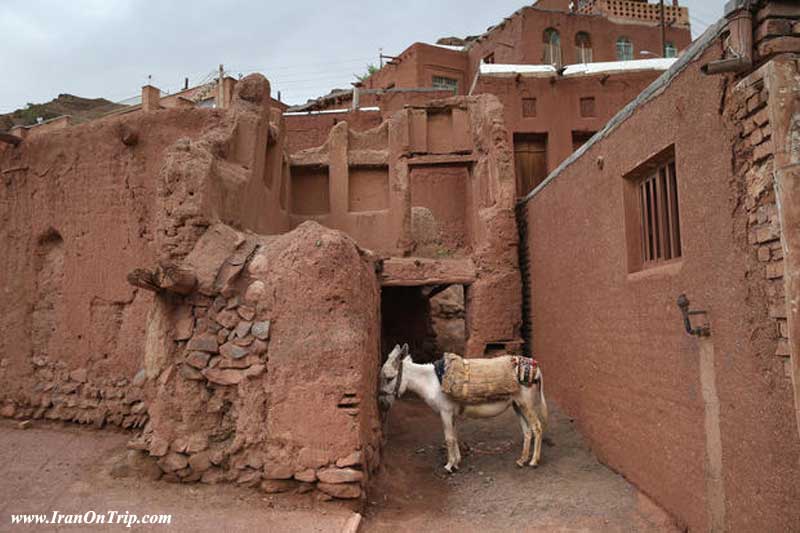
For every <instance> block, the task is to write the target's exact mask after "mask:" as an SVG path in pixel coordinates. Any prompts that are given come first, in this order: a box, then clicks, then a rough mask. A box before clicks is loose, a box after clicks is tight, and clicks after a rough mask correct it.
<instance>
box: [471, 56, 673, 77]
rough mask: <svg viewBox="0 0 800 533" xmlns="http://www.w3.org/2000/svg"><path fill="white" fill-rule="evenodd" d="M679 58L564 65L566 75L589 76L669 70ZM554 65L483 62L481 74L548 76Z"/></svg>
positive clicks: (552, 71) (552, 73)
mask: <svg viewBox="0 0 800 533" xmlns="http://www.w3.org/2000/svg"><path fill="white" fill-rule="evenodd" d="M675 61H677V58H668V59H664V58H658V59H634V60H631V61H605V62H601V63H580V64H578V65H567V66H566V67H564V72H563V75H564V76H587V75H592V74H602V73H609V72H626V71H627V72H630V71H637V70H669V68H670V67H671V66H672V65H673V64H674V63H675ZM556 72H557V70H556V68H555V67H554V66H552V65H504V64H498V63H482V64H481V74H489V75H491V74H495V75H502V74H528V75H537V74H538V75H540V76H548V75H555V74H556Z"/></svg>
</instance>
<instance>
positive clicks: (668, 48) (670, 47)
mask: <svg viewBox="0 0 800 533" xmlns="http://www.w3.org/2000/svg"><path fill="white" fill-rule="evenodd" d="M664 57H678V49H677V48H675V45H674V44H673V43H670V42H667V43H666V44H665V45H664Z"/></svg>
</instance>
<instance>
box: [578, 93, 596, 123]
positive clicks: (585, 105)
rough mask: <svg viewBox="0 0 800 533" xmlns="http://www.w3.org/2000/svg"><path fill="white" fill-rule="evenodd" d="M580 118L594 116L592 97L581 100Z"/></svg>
mask: <svg viewBox="0 0 800 533" xmlns="http://www.w3.org/2000/svg"><path fill="white" fill-rule="evenodd" d="M581 116H582V117H586V118H591V117H594V116H596V115H595V110H594V96H588V97H586V98H581Z"/></svg>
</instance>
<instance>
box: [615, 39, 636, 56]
mask: <svg viewBox="0 0 800 533" xmlns="http://www.w3.org/2000/svg"><path fill="white" fill-rule="evenodd" d="M632 59H633V43H632V42H631V40H630V39H628V38H627V37H620V38H619V39H617V60H619V61H630V60H632Z"/></svg>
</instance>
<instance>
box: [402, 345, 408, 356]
mask: <svg viewBox="0 0 800 533" xmlns="http://www.w3.org/2000/svg"><path fill="white" fill-rule="evenodd" d="M403 353H404V354H406V355H408V344H407V343H406V344H404V345H403Z"/></svg>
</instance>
